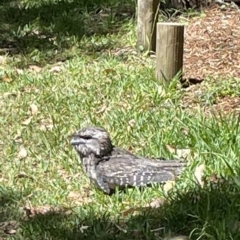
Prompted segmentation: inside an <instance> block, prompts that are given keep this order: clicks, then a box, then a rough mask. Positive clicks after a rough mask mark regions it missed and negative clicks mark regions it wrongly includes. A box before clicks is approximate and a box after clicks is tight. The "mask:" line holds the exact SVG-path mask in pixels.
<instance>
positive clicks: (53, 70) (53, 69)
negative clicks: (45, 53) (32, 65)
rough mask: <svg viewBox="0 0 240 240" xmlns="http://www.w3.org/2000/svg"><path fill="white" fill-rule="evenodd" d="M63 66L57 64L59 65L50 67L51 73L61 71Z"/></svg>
mask: <svg viewBox="0 0 240 240" xmlns="http://www.w3.org/2000/svg"><path fill="white" fill-rule="evenodd" d="M62 69H63V67H62V66H59V65H56V66H53V67H52V68H51V69H50V72H51V73H53V72H54V73H57V72H60V71H62Z"/></svg>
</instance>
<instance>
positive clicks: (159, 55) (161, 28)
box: [156, 23, 184, 86]
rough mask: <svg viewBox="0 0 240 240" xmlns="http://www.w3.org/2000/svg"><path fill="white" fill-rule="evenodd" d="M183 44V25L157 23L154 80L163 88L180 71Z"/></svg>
mask: <svg viewBox="0 0 240 240" xmlns="http://www.w3.org/2000/svg"><path fill="white" fill-rule="evenodd" d="M183 43H184V25H183V24H179V23H157V43H156V44H157V46H156V78H157V79H158V80H159V81H160V82H161V83H162V84H163V85H165V86H168V85H169V83H170V81H171V79H172V78H173V77H174V76H176V74H177V73H179V71H182V67H183ZM181 78H182V74H181V75H180V79H181Z"/></svg>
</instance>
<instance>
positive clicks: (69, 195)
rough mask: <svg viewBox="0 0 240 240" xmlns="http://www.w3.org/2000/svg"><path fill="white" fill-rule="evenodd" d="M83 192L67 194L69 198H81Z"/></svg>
mask: <svg viewBox="0 0 240 240" xmlns="http://www.w3.org/2000/svg"><path fill="white" fill-rule="evenodd" d="M81 196H82V194H81V193H79V192H70V193H69V194H68V196H67V198H68V199H79V198H81Z"/></svg>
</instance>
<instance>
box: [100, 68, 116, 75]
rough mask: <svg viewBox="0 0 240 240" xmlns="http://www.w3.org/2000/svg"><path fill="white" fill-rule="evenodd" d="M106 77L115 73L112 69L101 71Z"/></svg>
mask: <svg viewBox="0 0 240 240" xmlns="http://www.w3.org/2000/svg"><path fill="white" fill-rule="evenodd" d="M103 72H104V73H105V74H106V75H108V74H110V73H115V74H116V73H117V72H116V71H115V70H114V69H111V68H107V69H105V70H104V71H103Z"/></svg>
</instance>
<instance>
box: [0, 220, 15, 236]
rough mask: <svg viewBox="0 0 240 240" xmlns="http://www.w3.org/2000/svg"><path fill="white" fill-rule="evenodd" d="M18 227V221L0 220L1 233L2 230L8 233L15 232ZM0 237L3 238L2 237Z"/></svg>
mask: <svg viewBox="0 0 240 240" xmlns="http://www.w3.org/2000/svg"><path fill="white" fill-rule="evenodd" d="M18 227H19V223H18V222H16V221H6V222H0V234H1V230H3V231H4V232H5V233H6V234H15V233H16V230H17V228H18ZM0 239H2V238H1V237H0Z"/></svg>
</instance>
